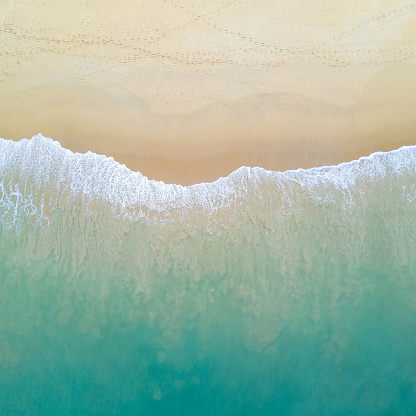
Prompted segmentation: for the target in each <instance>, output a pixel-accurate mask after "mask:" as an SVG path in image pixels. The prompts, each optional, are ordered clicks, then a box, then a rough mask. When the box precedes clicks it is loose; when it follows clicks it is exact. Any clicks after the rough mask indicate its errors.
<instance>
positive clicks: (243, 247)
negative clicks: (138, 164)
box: [0, 135, 416, 415]
mask: <svg viewBox="0 0 416 416" xmlns="http://www.w3.org/2000/svg"><path fill="white" fill-rule="evenodd" d="M415 178H416V147H403V148H401V149H399V150H397V151H393V152H388V153H376V154H373V155H372V156H370V157H368V158H362V159H360V160H358V161H354V162H351V163H344V164H341V165H338V166H333V167H323V168H317V169H310V170H297V171H288V172H284V173H281V172H271V171H265V170H263V169H260V168H245V167H242V168H240V169H238V170H237V171H235V172H234V173H232V174H231V175H230V176H229V177H227V178H221V179H219V180H218V181H216V182H214V183H210V184H199V185H194V186H191V187H182V186H179V185H166V184H164V183H162V182H153V181H149V180H148V179H147V178H145V177H144V176H142V175H141V174H140V173H134V172H132V171H130V170H129V169H127V168H126V167H125V166H122V165H119V164H118V163H116V162H115V161H114V160H113V159H111V158H106V157H104V156H99V155H96V154H93V153H87V154H74V153H72V152H71V151H69V150H66V149H63V148H62V147H61V146H60V145H59V143H57V142H53V141H52V140H51V139H46V138H44V137H42V136H41V135H38V136H35V137H34V138H32V139H31V140H21V141H20V142H12V141H7V140H0V217H1V223H0V232H1V239H0V267H1V269H0V299H1V302H0V409H1V413H2V414H12V415H15V414H24V415H26V414H27V415H56V414H60V415H77V414H79V415H85V414H97V415H114V414H122V415H137V414H140V415H153V414H155V415H164V414H166V415H176V414H177V415H211V414H212V415H301V414H305V415H306V414H307V415H322V414H327V415H339V414H344V415H349V414H351V415H380V414H394V415H409V414H412V412H414V409H415V408H416V394H415V383H416V352H415V348H414V345H415V344H416V272H415V270H416V269H415V265H416V252H415V241H416V222H415V221H414V218H415V214H416V204H415V201H414V198H415V197H416V186H415Z"/></svg>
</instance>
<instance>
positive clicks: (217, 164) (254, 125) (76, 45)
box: [0, 0, 416, 184]
mask: <svg viewBox="0 0 416 416" xmlns="http://www.w3.org/2000/svg"><path fill="white" fill-rule="evenodd" d="M415 52H416V5H415V2H414V1H411V0H406V1H395V0H391V1H388V0H385V1H381V0H380V1H355V0H354V1H349V0H346V1H338V2H337V1H329V0H328V1H325V0H314V1H310V0H299V1H290V2H289V1H281V0H273V1H272V0H270V1H266V0H263V1H260V0H252V1H221V0H215V1H209V2H207V1H205V0H204V1H202V0H196V1H189V0H186V1H179V0H176V1H175V0H164V1H163V0H152V1H145V0H135V1H131V0H127V1H123V2H118V1H115V0H100V1H71V2H68V1H63V0H54V1H53V0H51V1H39V0H38V1H36V0H34V1H31V2H14V1H7V2H6V1H2V2H0V137H4V138H11V139H15V140H17V139H20V138H22V137H31V136H32V135H34V134H36V133H38V132H41V133H42V134H44V135H46V136H50V137H52V138H54V139H57V140H59V141H60V142H61V144H62V145H63V146H65V147H68V148H70V149H72V150H74V151H82V152H84V151H87V150H92V151H94V152H97V153H103V154H106V155H109V156H114V158H115V159H116V160H118V161H120V162H122V163H126V164H127V166H129V167H130V168H132V169H134V170H139V171H141V172H142V173H143V174H145V175H147V176H149V177H150V178H152V179H163V180H165V181H167V182H176V183H182V184H190V183H195V182H200V181H211V180H214V179H216V178H218V177H219V176H224V175H227V174H229V173H230V172H231V171H232V170H234V169H236V168H238V167H239V166H241V165H250V166H263V167H265V168H268V169H273V170H285V169H288V168H296V167H311V166H317V165H323V164H333V163H338V162H341V161H348V160H351V159H354V158H357V157H359V156H361V155H366V154H368V153H370V152H372V151H376V150H391V149H393V148H397V147H399V146H400V145H403V144H416V54H415Z"/></svg>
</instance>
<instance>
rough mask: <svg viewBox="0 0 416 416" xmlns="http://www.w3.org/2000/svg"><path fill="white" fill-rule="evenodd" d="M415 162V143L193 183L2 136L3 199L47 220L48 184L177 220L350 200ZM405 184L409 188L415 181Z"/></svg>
mask: <svg viewBox="0 0 416 416" xmlns="http://www.w3.org/2000/svg"><path fill="white" fill-rule="evenodd" d="M415 166H416V146H408V147H402V148H400V149H398V150H395V151H391V152H387V153H382V152H377V153H374V154H372V155H370V156H369V157H363V158H360V159H359V160H356V161H353V162H349V163H341V164H339V165H337V166H323V167H319V168H313V169H308V170H304V169H298V170H292V171H287V172H274V171H267V170H264V169H262V168H258V167H255V168H249V167H244V166H243V167H240V168H239V169H237V170H236V171H234V172H233V173H231V174H230V175H229V176H228V177H226V178H220V179H218V180H217V181H215V182H212V183H201V184H196V185H192V186H188V187H186V186H181V185H176V184H165V183H163V182H157V181H153V180H149V179H148V178H146V177H145V176H143V175H142V174H141V173H139V172H133V171H131V170H130V169H128V168H127V167H126V166H124V165H121V164H119V163H117V162H116V161H114V159H113V158H111V157H106V156H102V155H97V154H95V153H92V152H87V153H85V154H80V153H73V152H71V151H70V150H68V149H65V148H63V147H62V146H61V145H60V144H59V143H58V142H56V141H53V140H52V139H49V138H45V137H43V136H42V135H41V134H38V135H36V136H34V137H33V138H32V139H31V140H28V139H23V140H20V141H19V142H14V141H10V140H4V139H0V190H1V191H0V192H1V194H0V195H1V199H0V204H1V206H2V207H3V210H5V211H7V212H8V213H9V214H10V212H11V211H13V212H15V214H16V215H13V217H14V218H15V217H16V216H18V215H17V211H16V210H18V209H20V210H23V211H25V212H28V213H30V212H31V211H32V212H33V211H34V210H37V209H38V210H40V211H38V214H39V216H40V218H41V219H40V221H41V222H42V221H43V219H44V218H47V217H48V215H47V211H50V210H51V209H53V206H52V205H53V204H52V205H51V202H50V200H51V198H52V196H50V199H49V205H50V206H49V207H48V206H45V204H46V205H47V203H48V199H47V198H45V195H47V194H48V192H50V193H53V194H54V195H53V198H56V197H57V196H58V197H59V198H60V199H62V198H64V199H65V198H66V201H69V200H72V201H73V200H74V199H76V198H83V200H84V202H85V205H86V207H87V208H86V209H87V210H88V209H89V208H88V207H89V201H92V200H96V201H97V200H98V201H107V202H108V203H109V204H110V205H111V208H112V210H113V212H114V215H115V216H117V217H123V218H129V219H131V220H139V219H140V218H143V217H145V218H147V219H148V220H150V219H151V217H152V216H153V217H154V218H157V220H162V221H174V220H175V219H177V218H178V216H180V215H182V216H189V215H191V214H192V213H193V214H197V215H201V214H202V215H205V216H212V215H213V214H215V212H216V211H218V210H224V209H227V208H230V207H231V208H232V211H235V210H236V208H237V206H244V209H245V210H248V211H250V209H251V208H252V207H253V206H257V207H258V206H265V205H273V206H274V209H275V210H278V211H279V210H280V215H282V216H284V215H287V214H288V213H291V212H293V210H294V209H296V207H299V206H300V205H301V204H302V203H304V202H305V201H309V202H312V203H313V204H315V205H319V204H323V203H328V202H338V203H341V204H343V205H344V206H345V207H348V206H349V205H350V204H351V199H352V198H357V196H358V195H359V194H360V193H363V192H365V190H366V187H368V186H371V183H373V182H374V181H377V179H380V178H382V177H385V176H386V175H387V174H389V175H393V176H394V175H401V174H403V173H405V172H407V173H410V174H411V175H413V174H414V173H415ZM33 183H35V184H36V186H34V185H33ZM22 187H23V189H22ZM39 189H42V192H43V193H44V197H43V199H42V203H41V204H40V205H39V203H38V202H37V203H36V202H35V199H36V194H37V193H38V192H39ZM357 192H358V194H357ZM404 192H408V193H409V188H408V186H405V189H404ZM56 193H58V194H59V195H56ZM352 193H354V197H353V196H352ZM411 193H412V195H413V193H414V191H413V188H412V190H411ZM412 195H410V196H409V197H410V198H413V197H414V196H412ZM302 201H303V202H302ZM59 204H60V205H64V204H65V202H62V201H60V202H59ZM250 207H251V208H250ZM3 217H5V214H3ZM9 217H10V215H9ZM229 217H232V215H231V214H229ZM3 220H4V218H3ZM229 220H230V218H228V221H229ZM3 225H5V222H3ZM9 225H10V224H9ZM11 225H13V224H11Z"/></svg>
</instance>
